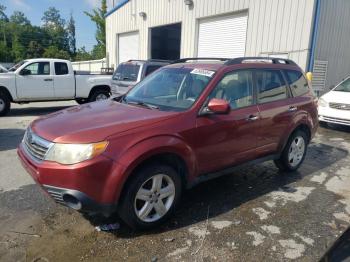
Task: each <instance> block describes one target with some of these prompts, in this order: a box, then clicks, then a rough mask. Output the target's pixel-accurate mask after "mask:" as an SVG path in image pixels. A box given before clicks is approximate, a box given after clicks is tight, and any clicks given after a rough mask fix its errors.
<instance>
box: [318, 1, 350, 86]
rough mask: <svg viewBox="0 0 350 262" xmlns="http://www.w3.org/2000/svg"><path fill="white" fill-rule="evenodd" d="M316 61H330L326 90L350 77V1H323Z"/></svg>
mask: <svg viewBox="0 0 350 262" xmlns="http://www.w3.org/2000/svg"><path fill="white" fill-rule="evenodd" d="M320 12H321V13H320V20H319V32H318V37H317V42H316V49H315V60H324V61H328V70H327V77H326V84H325V87H326V90H327V89H329V88H330V87H332V86H335V85H336V84H337V83H339V82H340V81H341V80H343V79H344V78H346V77H347V76H349V75H350V51H349V43H350V20H349V17H350V1H349V0H321V10H320Z"/></svg>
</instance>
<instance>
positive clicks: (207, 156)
mask: <svg viewBox="0 0 350 262" xmlns="http://www.w3.org/2000/svg"><path fill="white" fill-rule="evenodd" d="M253 90H254V82H253V71H251V70H237V71H233V72H230V73H228V74H226V75H225V76H224V77H223V78H222V79H221V81H220V82H219V83H218V85H217V86H216V87H215V88H214V89H213V91H212V92H211V94H210V95H209V98H208V101H209V100H210V99H212V98H219V99H225V100H227V101H228V102H230V106H231V110H230V112H229V113H228V114H208V115H203V116H198V118H197V123H196V125H197V127H196V130H197V135H196V137H197V141H196V144H197V146H196V156H197V162H198V168H199V173H201V174H203V173H208V172H212V171H216V170H219V169H222V168H226V167H229V166H232V165H236V164H239V163H242V162H246V161H248V160H252V159H254V158H255V149H256V137H257V132H258V126H259V112H258V107H257V105H256V103H255V99H254V91H253Z"/></svg>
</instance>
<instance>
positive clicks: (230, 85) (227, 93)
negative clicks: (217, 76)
mask: <svg viewBox="0 0 350 262" xmlns="http://www.w3.org/2000/svg"><path fill="white" fill-rule="evenodd" d="M209 97H210V99H211V98H220V99H225V100H226V101H228V102H229V103H230V106H231V108H232V109H235V108H242V107H246V106H250V105H252V104H253V75H252V71H249V70H239V71H235V72H231V73H228V74H226V75H225V76H224V77H223V78H222V79H221V81H220V82H219V83H218V85H217V86H216V87H215V89H214V90H213V91H212V92H211V94H210V95H209Z"/></svg>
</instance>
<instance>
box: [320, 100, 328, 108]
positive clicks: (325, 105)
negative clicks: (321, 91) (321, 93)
mask: <svg viewBox="0 0 350 262" xmlns="http://www.w3.org/2000/svg"><path fill="white" fill-rule="evenodd" d="M318 105H319V106H320V107H327V106H328V103H327V102H326V100H324V99H323V98H320V99H319V100H318Z"/></svg>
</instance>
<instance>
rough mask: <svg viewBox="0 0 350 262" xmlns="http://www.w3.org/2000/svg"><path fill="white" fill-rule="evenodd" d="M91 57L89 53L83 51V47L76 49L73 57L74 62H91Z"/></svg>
mask: <svg viewBox="0 0 350 262" xmlns="http://www.w3.org/2000/svg"><path fill="white" fill-rule="evenodd" d="M92 59H93V57H92V55H91V53H89V52H87V51H86V50H85V47H84V46H83V47H81V48H78V50H77V54H76V56H75V61H86V60H92Z"/></svg>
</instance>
